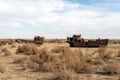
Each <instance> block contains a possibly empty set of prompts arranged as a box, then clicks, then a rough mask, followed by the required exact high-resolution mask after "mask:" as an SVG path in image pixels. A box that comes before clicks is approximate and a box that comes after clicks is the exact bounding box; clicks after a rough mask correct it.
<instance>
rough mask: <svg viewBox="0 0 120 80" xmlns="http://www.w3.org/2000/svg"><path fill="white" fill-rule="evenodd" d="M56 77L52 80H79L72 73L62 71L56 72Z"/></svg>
mask: <svg viewBox="0 0 120 80" xmlns="http://www.w3.org/2000/svg"><path fill="white" fill-rule="evenodd" d="M55 75H56V77H55V78H54V79H52V80H79V77H78V76H77V75H76V73H75V72H74V71H68V70H62V71H61V72H59V73H58V72H57V73H56V74H55Z"/></svg>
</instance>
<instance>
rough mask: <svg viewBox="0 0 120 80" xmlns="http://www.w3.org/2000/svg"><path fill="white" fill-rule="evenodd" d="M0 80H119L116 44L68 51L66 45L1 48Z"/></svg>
mask: <svg viewBox="0 0 120 80" xmlns="http://www.w3.org/2000/svg"><path fill="white" fill-rule="evenodd" d="M0 80H120V44H119V43H110V44H109V45H108V46H107V47H106V48H70V47H69V44H68V43H65V42H63V43H44V44H43V45H35V44H31V43H16V42H14V43H12V44H8V43H7V44H4V45H3V44H1V46H0Z"/></svg>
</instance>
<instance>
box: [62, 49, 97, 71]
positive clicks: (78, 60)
mask: <svg viewBox="0 0 120 80" xmlns="http://www.w3.org/2000/svg"><path fill="white" fill-rule="evenodd" d="M63 55H64V57H65V63H66V65H67V69H69V68H70V69H73V70H74V71H75V72H77V73H82V72H84V73H94V72H95V69H94V66H93V65H92V64H90V63H89V62H88V59H87V58H86V57H85V56H83V53H82V51H81V50H76V51H72V50H70V49H68V48H67V49H65V51H64V53H63Z"/></svg>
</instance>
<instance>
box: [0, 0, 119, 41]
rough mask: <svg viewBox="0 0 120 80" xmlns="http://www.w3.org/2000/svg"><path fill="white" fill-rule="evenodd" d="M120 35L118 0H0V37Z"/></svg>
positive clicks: (105, 36)
mask: <svg viewBox="0 0 120 80" xmlns="http://www.w3.org/2000/svg"><path fill="white" fill-rule="evenodd" d="M80 33H81V34H82V35H83V36H84V37H86V38H98V37H101V38H119V39H120V0H0V38H33V37H34V36H36V35H40V36H44V37H46V38H66V37H67V36H71V35H72V34H80Z"/></svg>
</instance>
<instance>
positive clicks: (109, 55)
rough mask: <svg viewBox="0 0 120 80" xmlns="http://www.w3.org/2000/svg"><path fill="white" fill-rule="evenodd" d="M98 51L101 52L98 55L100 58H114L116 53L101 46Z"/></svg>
mask: <svg viewBox="0 0 120 80" xmlns="http://www.w3.org/2000/svg"><path fill="white" fill-rule="evenodd" d="M98 53H99V56H98V57H99V58H100V59H112V58H114V57H115V54H114V53H113V51H112V50H109V51H107V49H106V48H99V49H98Z"/></svg>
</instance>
